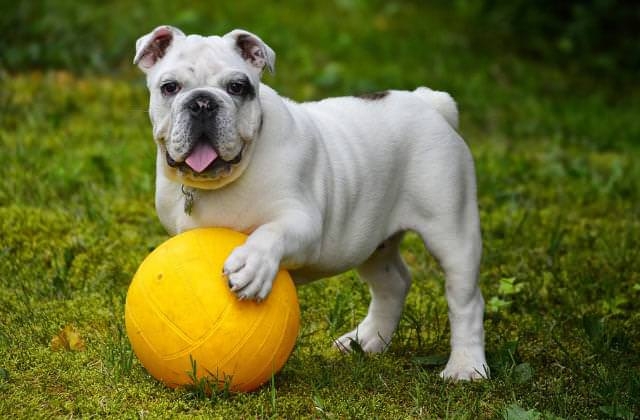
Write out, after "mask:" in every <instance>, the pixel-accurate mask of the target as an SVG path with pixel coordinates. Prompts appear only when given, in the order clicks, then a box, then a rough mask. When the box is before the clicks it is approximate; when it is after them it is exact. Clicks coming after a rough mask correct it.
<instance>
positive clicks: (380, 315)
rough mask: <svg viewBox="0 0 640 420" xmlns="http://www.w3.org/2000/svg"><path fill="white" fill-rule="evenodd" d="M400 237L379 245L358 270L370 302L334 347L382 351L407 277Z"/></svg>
mask: <svg viewBox="0 0 640 420" xmlns="http://www.w3.org/2000/svg"><path fill="white" fill-rule="evenodd" d="M402 236H403V234H396V235H394V236H393V237H391V238H390V239H388V240H387V241H385V242H383V243H382V244H381V245H380V247H379V248H378V249H377V250H376V252H374V253H373V255H371V257H369V259H368V260H367V261H365V262H364V264H362V265H361V266H360V267H358V274H359V275H360V277H361V278H362V280H363V281H364V282H366V283H367V284H368V285H369V291H370V292H371V303H370V304H369V311H368V313H367V316H366V317H365V318H364V320H362V322H360V324H359V325H358V327H357V328H356V329H354V330H353V331H351V332H349V333H347V334H345V335H343V336H342V337H340V338H338V339H337V340H335V346H336V347H338V348H339V349H340V350H342V351H350V350H351V349H352V345H353V342H357V343H358V344H359V345H360V347H361V348H362V350H364V351H365V352H369V353H378V352H382V351H384V350H386V348H387V347H388V346H389V343H390V342H391V337H392V336H393V333H394V331H395V330H396V327H397V326H398V321H399V320H400V316H401V315H402V309H403V307H404V301H405V297H406V296H407V293H408V291H409V287H410V286H411V276H410V274H409V270H408V269H407V267H406V265H405V264H404V261H402V257H401V256H400V252H399V245H400V242H401V241H402Z"/></svg>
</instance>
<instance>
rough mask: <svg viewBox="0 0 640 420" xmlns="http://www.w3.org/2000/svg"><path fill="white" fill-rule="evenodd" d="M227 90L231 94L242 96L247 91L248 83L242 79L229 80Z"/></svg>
mask: <svg viewBox="0 0 640 420" xmlns="http://www.w3.org/2000/svg"><path fill="white" fill-rule="evenodd" d="M227 92H228V93H229V95H234V96H242V95H244V94H245V93H247V83H246V82H241V81H234V82H229V84H228V85H227Z"/></svg>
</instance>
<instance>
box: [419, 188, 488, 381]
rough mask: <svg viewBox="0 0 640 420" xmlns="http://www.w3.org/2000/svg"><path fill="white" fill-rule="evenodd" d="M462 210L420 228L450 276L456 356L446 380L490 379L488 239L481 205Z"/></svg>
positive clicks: (438, 215)
mask: <svg viewBox="0 0 640 420" xmlns="http://www.w3.org/2000/svg"><path fill="white" fill-rule="evenodd" d="M456 208H457V210H452V209H449V210H448V211H441V212H437V213H436V214H433V213H432V214H431V215H430V216H429V217H428V218H426V219H425V220H423V222H422V225H421V227H420V228H419V229H417V230H418V232H419V234H420V235H421V236H422V239H423V241H424V243H425V245H426V247H427V249H429V251H430V252H431V253H432V254H433V255H434V256H435V257H436V259H437V260H438V261H439V262H440V265H441V266H442V268H443V269H444V272H445V277H446V285H445V286H446V297H447V304H448V307H449V323H450V326H451V355H450V357H449V361H448V363H447V365H446V367H445V369H444V370H443V371H442V372H441V373H440V376H442V377H443V378H445V379H453V380H472V379H480V378H486V377H488V376H489V371H488V366H487V362H486V359H485V352H484V327H483V315H484V300H483V298H482V294H481V292H480V288H479V286H478V274H479V269H480V258H481V254H482V239H481V235H480V226H479V217H478V210H477V206H476V204H475V201H467V202H466V203H464V204H463V205H461V206H456Z"/></svg>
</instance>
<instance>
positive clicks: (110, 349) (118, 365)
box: [104, 323, 134, 383]
mask: <svg viewBox="0 0 640 420" xmlns="http://www.w3.org/2000/svg"><path fill="white" fill-rule="evenodd" d="M114 330H115V331H114ZM104 361H105V364H106V367H107V371H106V374H107V375H108V376H109V377H110V378H111V379H112V380H113V381H114V382H115V383H118V382H120V381H121V380H123V379H124V378H126V377H128V376H129V374H130V372H131V369H132V367H133V361H134V354H133V350H132V349H131V344H130V343H129V338H128V337H127V334H126V333H125V331H124V328H123V326H122V324H121V323H118V324H117V325H116V326H115V328H112V331H111V334H110V336H109V340H108V341H107V342H106V348H105V355H104Z"/></svg>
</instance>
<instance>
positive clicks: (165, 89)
mask: <svg viewBox="0 0 640 420" xmlns="http://www.w3.org/2000/svg"><path fill="white" fill-rule="evenodd" d="M178 91H180V84H179V83H178V82H165V83H163V84H162V86H160V92H162V95H163V96H173V95H175V94H176V93H178Z"/></svg>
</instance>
